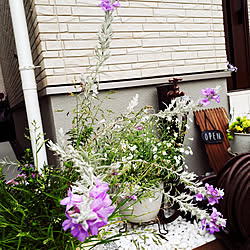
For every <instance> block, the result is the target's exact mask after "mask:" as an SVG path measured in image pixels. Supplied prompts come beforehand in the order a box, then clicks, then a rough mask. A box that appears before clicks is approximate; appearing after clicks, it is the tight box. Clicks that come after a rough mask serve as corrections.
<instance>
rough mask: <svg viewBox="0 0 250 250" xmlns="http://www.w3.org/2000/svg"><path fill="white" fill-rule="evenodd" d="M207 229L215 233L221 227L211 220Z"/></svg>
mask: <svg viewBox="0 0 250 250" xmlns="http://www.w3.org/2000/svg"><path fill="white" fill-rule="evenodd" d="M207 231H209V233H210V234H213V233H214V232H219V231H220V229H219V227H218V226H217V225H216V224H215V223H214V222H212V221H211V222H210V223H209V224H208V227H207Z"/></svg>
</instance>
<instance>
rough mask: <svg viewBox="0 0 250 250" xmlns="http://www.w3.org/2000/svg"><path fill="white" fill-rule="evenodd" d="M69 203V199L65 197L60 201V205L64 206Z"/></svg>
mask: <svg viewBox="0 0 250 250" xmlns="http://www.w3.org/2000/svg"><path fill="white" fill-rule="evenodd" d="M69 202H70V198H69V197H66V198H64V199H62V200H61V201H60V204H61V205H63V206H66V205H67V204H68V203H69Z"/></svg>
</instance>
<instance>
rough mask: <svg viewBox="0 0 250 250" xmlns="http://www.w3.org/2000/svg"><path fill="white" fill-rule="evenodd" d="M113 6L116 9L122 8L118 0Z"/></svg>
mask: <svg viewBox="0 0 250 250" xmlns="http://www.w3.org/2000/svg"><path fill="white" fill-rule="evenodd" d="M113 6H114V7H121V4H120V2H119V0H117V1H116V2H115V3H113Z"/></svg>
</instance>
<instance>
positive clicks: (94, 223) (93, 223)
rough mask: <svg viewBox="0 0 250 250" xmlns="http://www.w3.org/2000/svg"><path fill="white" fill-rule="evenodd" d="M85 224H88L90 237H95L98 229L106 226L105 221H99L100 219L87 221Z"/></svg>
mask: <svg viewBox="0 0 250 250" xmlns="http://www.w3.org/2000/svg"><path fill="white" fill-rule="evenodd" d="M87 223H88V226H89V229H90V232H91V234H92V235H97V234H98V229H99V228H100V227H103V226H105V225H107V223H106V222H105V221H103V220H101V219H100V218H96V219H93V220H88V221H87Z"/></svg>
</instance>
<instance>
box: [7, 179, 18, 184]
mask: <svg viewBox="0 0 250 250" xmlns="http://www.w3.org/2000/svg"><path fill="white" fill-rule="evenodd" d="M12 183H13V184H16V183H17V182H15V178H14V179H11V180H9V181H7V182H6V184H12Z"/></svg>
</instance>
